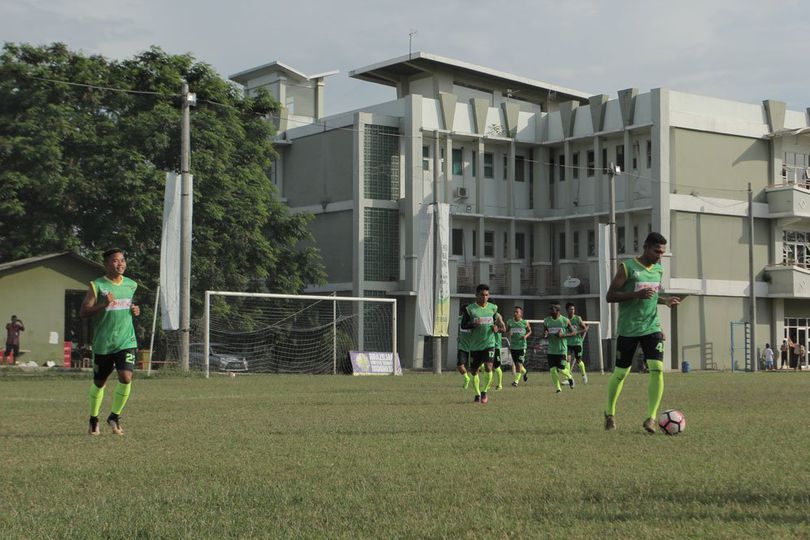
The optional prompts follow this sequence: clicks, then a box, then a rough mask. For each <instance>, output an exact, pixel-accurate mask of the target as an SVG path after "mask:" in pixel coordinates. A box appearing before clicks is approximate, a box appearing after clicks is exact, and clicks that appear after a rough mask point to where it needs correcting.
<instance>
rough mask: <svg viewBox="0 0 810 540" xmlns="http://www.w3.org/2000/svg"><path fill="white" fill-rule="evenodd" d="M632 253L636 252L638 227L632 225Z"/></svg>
mask: <svg viewBox="0 0 810 540" xmlns="http://www.w3.org/2000/svg"><path fill="white" fill-rule="evenodd" d="M633 251H638V225H633Z"/></svg>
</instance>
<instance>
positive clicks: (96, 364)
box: [93, 349, 135, 380]
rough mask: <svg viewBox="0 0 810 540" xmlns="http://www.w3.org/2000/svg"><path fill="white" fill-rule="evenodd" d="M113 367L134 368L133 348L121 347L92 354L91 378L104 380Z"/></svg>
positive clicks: (119, 368)
mask: <svg viewBox="0 0 810 540" xmlns="http://www.w3.org/2000/svg"><path fill="white" fill-rule="evenodd" d="M113 369H116V370H118V371H134V370H135V349H122V350H120V351H117V352H114V353H110V354H94V355H93V379H95V380H104V379H106V378H107V377H109V376H110V373H112V371H113Z"/></svg>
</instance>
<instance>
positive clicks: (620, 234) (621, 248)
mask: <svg viewBox="0 0 810 540" xmlns="http://www.w3.org/2000/svg"><path fill="white" fill-rule="evenodd" d="M616 251H617V252H618V253H624V252H625V245H624V227H616Z"/></svg>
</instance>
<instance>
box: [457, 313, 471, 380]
mask: <svg viewBox="0 0 810 540" xmlns="http://www.w3.org/2000/svg"><path fill="white" fill-rule="evenodd" d="M464 307H465V306H461V312H460V313H459V314H458V352H457V354H456V369H457V370H458V372H459V373H461V374H462V375H463V376H464V386H463V388H464V390H466V389H467V387H468V386H470V374H469V373H467V366H468V365H469V362H470V345H469V343H468V342H469V341H470V330H468V329H465V328H462V327H461V319H462V318H463V317H464Z"/></svg>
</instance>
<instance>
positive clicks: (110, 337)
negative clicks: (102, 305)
mask: <svg viewBox="0 0 810 540" xmlns="http://www.w3.org/2000/svg"><path fill="white" fill-rule="evenodd" d="M90 286H91V287H92V288H93V292H94V293H95V295H96V303H98V299H99V297H101V296H106V294H107V293H108V292H112V294H113V298H114V300H113V301H112V302H111V303H110V305H108V306H107V308H106V309H105V310H104V311H101V312H99V313H97V314H96V315H94V316H93V352H94V353H96V354H111V353H114V352H118V351H122V350H125V349H135V348H137V347H138V342H137V341H136V340H135V327H134V326H132V312H131V311H130V308H131V307H132V297H133V296H134V294H135V290H136V289H137V288H138V284H137V283H135V282H134V281H132V280H131V279H129V278H128V277H124V279H122V280H121V283H119V284H117V285H116V284H115V283H113V282H112V281H110V280H109V279H108V278H107V277H100V278H98V279H95V280H93V281H91V282H90Z"/></svg>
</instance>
